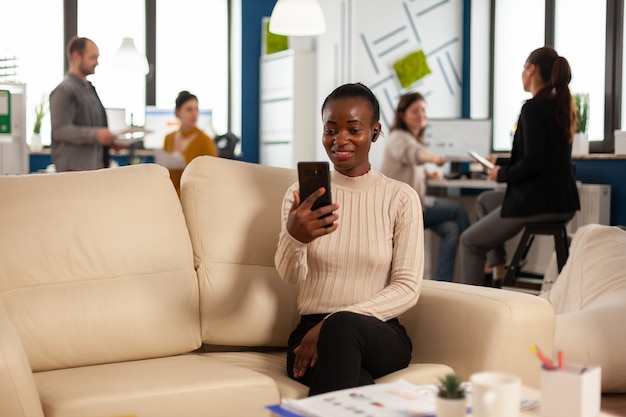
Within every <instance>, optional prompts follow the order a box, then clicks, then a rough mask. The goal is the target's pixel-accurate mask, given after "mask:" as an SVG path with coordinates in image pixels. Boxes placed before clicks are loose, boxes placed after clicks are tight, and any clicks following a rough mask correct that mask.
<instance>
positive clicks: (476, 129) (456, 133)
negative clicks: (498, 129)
mask: <svg viewBox="0 0 626 417" xmlns="http://www.w3.org/2000/svg"><path fill="white" fill-rule="evenodd" d="M491 137H492V131H491V119H480V120H477V119H429V121H428V127H427V128H426V138H425V139H426V143H427V144H428V145H429V149H430V150H431V151H432V152H433V153H436V154H438V155H443V156H445V157H446V158H447V159H448V160H450V161H467V162H470V161H472V158H471V157H470V156H469V154H468V152H469V151H474V152H476V153H478V154H479V155H482V156H487V155H489V154H490V153H491Z"/></svg>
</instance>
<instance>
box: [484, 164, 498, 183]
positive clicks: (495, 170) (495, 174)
mask: <svg viewBox="0 0 626 417" xmlns="http://www.w3.org/2000/svg"><path fill="white" fill-rule="evenodd" d="M498 171H500V165H496V166H495V167H494V168H493V169H490V170H488V171H487V176H488V177H489V179H490V180H493V181H497V180H498Z"/></svg>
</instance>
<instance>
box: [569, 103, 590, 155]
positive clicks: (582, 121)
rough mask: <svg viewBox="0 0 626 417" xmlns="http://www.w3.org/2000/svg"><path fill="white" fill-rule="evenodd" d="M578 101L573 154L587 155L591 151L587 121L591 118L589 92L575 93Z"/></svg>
mask: <svg viewBox="0 0 626 417" xmlns="http://www.w3.org/2000/svg"><path fill="white" fill-rule="evenodd" d="M574 101H575V102H576V134H575V135H574V141H573V143H572V154H574V155H586V154H588V153H589V137H588V136H587V121H588V120H589V94H587V93H577V94H574Z"/></svg>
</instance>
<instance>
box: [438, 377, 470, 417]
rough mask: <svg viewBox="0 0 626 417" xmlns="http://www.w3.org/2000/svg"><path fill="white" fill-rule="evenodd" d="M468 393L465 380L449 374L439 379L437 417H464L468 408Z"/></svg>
mask: <svg viewBox="0 0 626 417" xmlns="http://www.w3.org/2000/svg"><path fill="white" fill-rule="evenodd" d="M466 397H467V392H466V390H465V384H464V383H463V379H462V378H461V377H460V376H458V375H456V374H448V375H446V376H445V377H444V378H440V379H439V386H438V391H437V417H464V416H465V413H466V407H467V399H466Z"/></svg>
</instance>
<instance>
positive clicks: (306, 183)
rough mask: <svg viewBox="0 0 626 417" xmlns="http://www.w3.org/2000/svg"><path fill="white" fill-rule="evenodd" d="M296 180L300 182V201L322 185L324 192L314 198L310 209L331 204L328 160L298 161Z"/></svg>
mask: <svg viewBox="0 0 626 417" xmlns="http://www.w3.org/2000/svg"><path fill="white" fill-rule="evenodd" d="M298 182H299V184H300V203H302V202H303V201H304V200H305V199H306V198H307V197H308V196H310V195H311V194H313V193H314V192H315V191H317V189H318V188H320V187H324V188H325V189H326V192H325V193H324V195H323V196H321V197H320V198H318V199H317V200H315V202H314V203H313V207H311V210H317V209H318V208H320V207H323V206H327V205H329V204H332V198H331V194H330V167H329V165H328V162H298ZM328 215H330V213H329V214H328ZM324 217H326V216H324ZM329 226H330V225H326V226H325V227H329Z"/></svg>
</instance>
